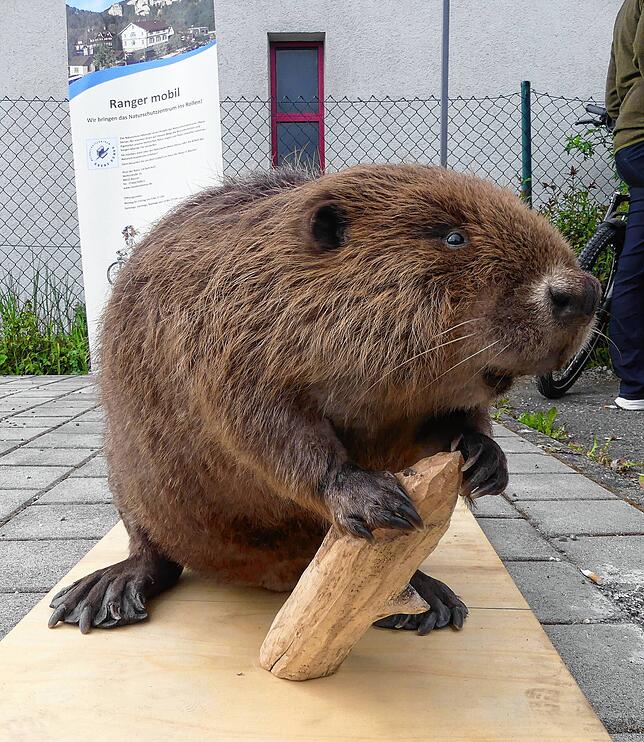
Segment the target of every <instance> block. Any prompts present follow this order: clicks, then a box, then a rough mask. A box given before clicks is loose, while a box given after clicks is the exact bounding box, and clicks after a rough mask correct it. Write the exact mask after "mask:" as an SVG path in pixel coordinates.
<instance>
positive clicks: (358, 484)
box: [325, 463, 423, 539]
mask: <svg viewBox="0 0 644 742" xmlns="http://www.w3.org/2000/svg"><path fill="white" fill-rule="evenodd" d="M325 498H326V501H327V504H328V506H329V509H330V511H331V517H332V519H333V522H334V524H335V526H336V527H337V528H338V529H339V530H340V531H342V532H344V533H350V534H351V535H353V536H358V537H360V538H366V539H372V538H373V536H372V533H371V532H372V531H373V529H374V528H397V529H400V530H403V531H411V530H414V529H416V528H418V529H420V528H422V527H423V521H422V519H421V517H420V516H419V515H418V512H417V510H416V508H415V507H414V504H413V503H412V501H411V500H410V499H409V496H408V495H407V493H406V492H405V490H404V489H403V488H402V487H401V486H400V484H399V483H398V480H397V479H396V477H394V475H393V474H390V473H389V472H378V471H367V470H365V469H361V468H360V467H359V466H357V465H356V464H349V463H348V464H345V465H344V466H343V467H342V469H341V470H340V471H339V472H338V473H337V474H336V476H335V477H334V480H333V482H332V483H331V484H330V485H329V486H328V487H327V489H326V492H325Z"/></svg>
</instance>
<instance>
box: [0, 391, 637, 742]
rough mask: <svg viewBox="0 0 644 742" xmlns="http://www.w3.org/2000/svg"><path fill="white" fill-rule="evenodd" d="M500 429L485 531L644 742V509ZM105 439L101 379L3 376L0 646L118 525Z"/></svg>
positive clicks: (613, 717) (482, 513)
mask: <svg viewBox="0 0 644 742" xmlns="http://www.w3.org/2000/svg"><path fill="white" fill-rule="evenodd" d="M495 428H496V430H495V433H496V436H497V440H498V442H499V443H500V444H501V446H502V448H503V449H504V450H505V452H506V454H507V456H508V460H509V465H510V473H511V478H510V486H509V488H508V491H507V493H506V497H495V498H483V499H482V500H481V501H480V502H479V503H478V506H477V509H476V511H475V514H476V515H477V517H478V519H479V523H480V525H481V527H482V528H483V530H484V531H485V533H486V535H487V537H488V538H489V539H490V541H491V542H492V544H493V545H494V547H495V549H496V550H497V552H498V554H499V555H500V556H501V558H502V559H503V561H504V563H505V565H506V567H507V569H508V570H509V572H510V574H511V575H512V577H513V579H514V580H515V582H516V583H517V585H518V586H519V588H520V589H521V591H522V592H523V594H524V595H525V597H526V599H527V600H528V602H529V603H530V606H531V607H532V609H533V611H534V612H535V614H536V616H537V617H538V619H539V620H540V621H541V623H542V624H543V626H544V628H545V630H546V631H547V633H548V635H549V636H550V638H551V640H552V642H553V643H554V645H555V646H556V647H557V649H558V651H559V652H560V654H561V656H562V657H563V659H564V661H565V662H566V664H567V665H568V667H569V668H570V670H571V671H572V673H573V675H574V676H575V678H576V679H577V681H578V683H579V684H580V686H581V688H582V689H583V691H584V692H585V693H586V695H587V696H588V698H589V700H590V701H591V703H592V704H593V706H594V707H595V709H596V711H597V712H598V714H599V716H600V717H601V719H602V721H603V722H604V724H605V725H606V726H607V728H608V730H609V731H610V732H611V733H612V734H613V737H614V739H615V740H617V741H618V742H644V703H643V700H644V630H643V626H644V512H642V511H641V510H639V509H638V508H636V507H634V506H633V505H631V504H629V503H628V502H626V501H625V500H623V499H621V498H620V497H618V496H616V495H615V494H613V492H611V491H609V490H608V489H605V488H604V487H602V486H600V485H599V484H597V483H596V482H593V481H591V480H590V479H588V478H586V477H585V476H583V475H581V474H579V473H578V472H577V471H575V469H573V468H571V467H569V466H567V465H566V464H564V463H563V462H562V461H561V460H559V459H558V458H554V457H553V456H551V455H549V454H548V453H546V452H545V451H544V449H543V448H542V447H539V446H537V445H534V444H532V443H530V442H528V441H526V440H524V439H523V438H522V437H520V436H519V435H517V434H516V433H514V432H512V431H510V430H509V429H507V428H505V427H501V426H498V425H497V426H495ZM101 443H102V416H101V411H100V408H99V407H98V403H97V399H96V395H95V390H94V387H93V382H92V379H91V377H61V376H56V377H20V378H14V377H0V565H1V568H0V637H1V636H3V635H4V634H5V633H6V632H7V631H8V630H9V629H10V628H11V627H12V626H13V625H14V624H15V623H17V622H18V621H19V620H20V618H21V617H22V616H23V615H24V614H25V613H26V612H27V611H28V610H29V609H30V608H31V606H32V605H33V604H34V603H36V602H37V600H39V598H40V597H41V596H42V595H43V594H44V593H45V592H47V591H48V590H49V589H50V587H51V586H52V585H53V584H54V583H55V582H57V581H58V580H59V579H60V577H61V576H62V575H63V574H64V573H65V572H67V571H68V570H69V569H70V567H71V566H72V565H73V564H74V563H75V562H76V561H78V559H79V558H80V557H81V556H82V555H83V554H84V553H85V552H86V551H88V550H89V548H90V547H91V546H92V545H93V544H94V543H95V542H96V541H97V540H98V539H99V538H101V536H103V535H104V534H105V533H106V532H107V530H108V529H109V528H110V527H111V526H112V525H114V523H115V522H116V520H117V516H116V513H115V511H114V510H113V508H112V506H111V505H110V493H109V489H108V486H107V479H106V470H105V460H104V458H103V457H102V455H101ZM616 491H619V490H616ZM580 569H585V570H589V571H590V572H592V573H594V574H595V575H598V576H599V577H600V578H602V584H601V585H596V584H595V583H594V582H593V581H592V580H591V579H589V578H587V577H586V576H584V575H583V574H582V573H581V571H580ZM430 640H431V639H430Z"/></svg>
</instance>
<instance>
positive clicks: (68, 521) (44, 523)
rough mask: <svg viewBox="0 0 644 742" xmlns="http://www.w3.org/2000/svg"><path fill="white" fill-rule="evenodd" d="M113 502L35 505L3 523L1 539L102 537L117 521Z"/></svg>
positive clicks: (0, 527)
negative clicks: (106, 503)
mask: <svg viewBox="0 0 644 742" xmlns="http://www.w3.org/2000/svg"><path fill="white" fill-rule="evenodd" d="M117 520H118V515H117V513H116V510H115V509H114V508H113V507H112V505H104V504H99V503H96V504H93V505H78V504H63V503H55V504H51V505H32V506H30V507H28V508H26V509H25V510H23V511H21V512H20V513H18V514H17V515H16V516H14V517H13V518H12V519H11V520H10V521H9V522H8V523H5V525H4V526H0V539H52V538H63V539H65V538H97V539H98V538H102V537H103V536H104V535H105V534H106V533H107V531H108V530H109V529H110V528H111V527H112V526H113V525H114V524H115V523H116V521H117Z"/></svg>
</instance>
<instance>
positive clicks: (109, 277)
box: [107, 260, 121, 286]
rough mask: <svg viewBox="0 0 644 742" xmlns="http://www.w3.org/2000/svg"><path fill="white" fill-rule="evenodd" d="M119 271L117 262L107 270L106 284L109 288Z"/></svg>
mask: <svg viewBox="0 0 644 742" xmlns="http://www.w3.org/2000/svg"><path fill="white" fill-rule="evenodd" d="M120 269H121V264H120V263H119V261H118V260H117V261H116V262H114V263H112V264H111V265H110V266H109V268H108V269H107V282H108V283H109V285H110V286H112V284H113V283H114V281H115V280H116V275H117V273H118V272H119V270H120Z"/></svg>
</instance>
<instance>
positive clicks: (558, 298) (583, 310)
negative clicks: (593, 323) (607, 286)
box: [548, 274, 601, 322]
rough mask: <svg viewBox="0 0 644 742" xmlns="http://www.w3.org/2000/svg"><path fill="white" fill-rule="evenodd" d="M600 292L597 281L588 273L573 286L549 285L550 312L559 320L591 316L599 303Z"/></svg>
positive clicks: (570, 320)
mask: <svg viewBox="0 0 644 742" xmlns="http://www.w3.org/2000/svg"><path fill="white" fill-rule="evenodd" d="M600 292H601V286H600V284H599V281H598V280H597V279H596V278H595V277H594V276H591V275H589V274H586V275H584V277H583V279H582V281H580V282H579V284H576V285H575V286H568V287H566V288H562V287H560V286H550V287H549V289H548V293H549V296H550V302H551V304H552V312H553V314H554V316H555V318H556V319H557V320H559V321H560V322H572V321H574V320H580V319H588V318H590V317H592V316H593V315H594V314H595V312H596V311H597V307H598V305H599V296H600Z"/></svg>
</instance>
